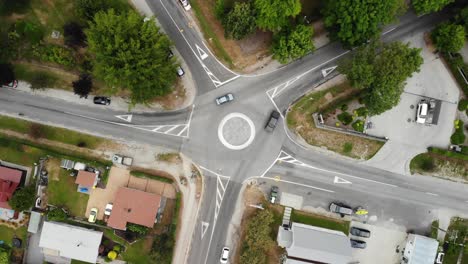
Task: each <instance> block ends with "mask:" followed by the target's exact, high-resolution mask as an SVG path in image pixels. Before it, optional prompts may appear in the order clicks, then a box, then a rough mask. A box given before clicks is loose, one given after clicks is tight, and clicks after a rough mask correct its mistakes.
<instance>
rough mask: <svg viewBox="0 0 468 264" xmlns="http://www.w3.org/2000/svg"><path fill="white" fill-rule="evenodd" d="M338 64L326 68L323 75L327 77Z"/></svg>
mask: <svg viewBox="0 0 468 264" xmlns="http://www.w3.org/2000/svg"><path fill="white" fill-rule="evenodd" d="M337 67H338V66H333V67H330V68H326V69H323V70H322V76H323V77H324V78H325V77H327V76H328V75H329V74H330V73H332V72H333V71H334V70H335V69H336V68H337Z"/></svg>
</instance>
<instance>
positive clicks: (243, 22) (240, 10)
mask: <svg viewBox="0 0 468 264" xmlns="http://www.w3.org/2000/svg"><path fill="white" fill-rule="evenodd" d="M255 16H256V15H255V9H254V8H253V6H252V5H251V4H250V2H245V3H243V2H236V3H235V4H234V8H233V9H232V10H231V11H229V13H228V14H227V15H226V16H225V17H224V19H223V21H222V22H223V26H224V35H225V36H226V37H231V38H234V39H242V38H243V37H245V36H247V35H249V34H252V33H253V32H255V29H256V28H257V24H256V22H255V20H256V18H255Z"/></svg>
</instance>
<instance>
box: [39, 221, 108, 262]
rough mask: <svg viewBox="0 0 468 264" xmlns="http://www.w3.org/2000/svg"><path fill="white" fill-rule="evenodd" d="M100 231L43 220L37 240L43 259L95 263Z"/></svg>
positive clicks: (100, 237)
mask: <svg viewBox="0 0 468 264" xmlns="http://www.w3.org/2000/svg"><path fill="white" fill-rule="evenodd" d="M101 239H102V232H98V231H94V230H90V229H86V228H82V227H78V226H72V225H67V224H63V223H57V222H44V225H43V227H42V232H41V238H40V240H39V247H41V248H42V252H43V253H44V256H45V260H46V261H48V262H51V263H67V262H68V263H70V261H71V259H76V260H80V261H85V262H89V263H96V261H97V257H98V253H99V245H100V244H101Z"/></svg>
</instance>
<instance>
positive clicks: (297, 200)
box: [280, 192, 304, 210]
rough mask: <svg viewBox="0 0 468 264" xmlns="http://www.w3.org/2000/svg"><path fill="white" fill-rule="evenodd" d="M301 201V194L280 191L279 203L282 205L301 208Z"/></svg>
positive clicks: (302, 200)
mask: <svg viewBox="0 0 468 264" xmlns="http://www.w3.org/2000/svg"><path fill="white" fill-rule="evenodd" d="M303 202H304V198H303V197H302V196H299V195H295V194H292V193H287V192H281V196H280V204H281V205H283V206H288V207H292V208H294V209H296V210H301V209H302V204H303Z"/></svg>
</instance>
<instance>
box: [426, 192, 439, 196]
mask: <svg viewBox="0 0 468 264" xmlns="http://www.w3.org/2000/svg"><path fill="white" fill-rule="evenodd" d="M426 194H427V195H431V196H439V195H438V194H437V193H431V192H426Z"/></svg>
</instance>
